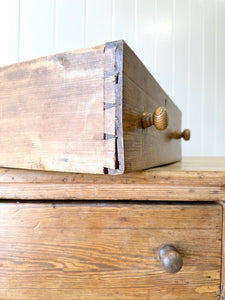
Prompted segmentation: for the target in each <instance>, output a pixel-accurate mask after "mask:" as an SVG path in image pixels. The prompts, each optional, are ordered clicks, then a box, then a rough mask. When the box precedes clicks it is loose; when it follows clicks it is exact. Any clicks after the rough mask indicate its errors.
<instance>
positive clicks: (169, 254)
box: [158, 245, 183, 273]
mask: <svg viewBox="0 0 225 300" xmlns="http://www.w3.org/2000/svg"><path fill="white" fill-rule="evenodd" d="M158 258H159V260H160V261H161V264H162V266H163V268H164V270H165V271H166V272H167V273H177V272H179V271H180V269H181V268H182V266H183V260H182V258H181V255H180V253H179V252H178V251H177V250H176V248H175V247H174V246H173V245H162V246H160V247H159V249H158Z"/></svg>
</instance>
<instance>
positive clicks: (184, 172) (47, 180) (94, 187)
mask: <svg viewBox="0 0 225 300" xmlns="http://www.w3.org/2000/svg"><path fill="white" fill-rule="evenodd" d="M0 198H2V199H27V200H29V199H34V200H37V199H42V200H45V199H55V200H60V199H64V200H75V199H80V200H84V199H89V200H91V199H96V200H163V201H165V200H166V201H167V200H168V201H172V200H178V201H198V200H199V201H222V200H224V201H225V157H221V158H219V157H217V158H215V157H208V158H203V157H202V158H199V157H196V158H194V157H190V158H184V159H183V160H182V162H178V163H174V164H170V165H167V166H163V167H158V168H153V169H149V170H146V171H141V172H131V173H127V174H122V175H117V176H110V175H93V174H73V173H61V172H43V171H28V170H17V169H4V168H0Z"/></svg>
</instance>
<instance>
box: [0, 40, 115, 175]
mask: <svg viewBox="0 0 225 300" xmlns="http://www.w3.org/2000/svg"><path fill="white" fill-rule="evenodd" d="M109 45H110V46H105V45H102V46H99V47H95V48H90V49H83V50H79V51H71V52H65V53H61V54H57V55H51V56H48V57H43V58H39V59H35V60H31V61H27V62H22V63H18V64H15V65H11V66H6V67H3V68H1V69H0V131H1V134H0V144H1V148H0V165H1V166H5V167H13V168H23V169H38V170H51V171H66V172H71V171H73V172H83V173H100V174H101V173H103V172H104V168H115V165H116V154H115V151H116V143H115V113H114V115H113V113H112V110H113V109H114V110H115V107H112V108H108V109H105V110H104V104H105V107H107V104H108V103H109V102H110V101H111V102H112V103H113V104H115V97H116V92H115V85H116V77H115V76H116V70H115V69H116V67H115V66H116V63H115V61H116V44H115V45H114V44H112V43H111V44H109ZM112 118H113V120H112ZM106 135H112V137H111V139H110V140H109V139H105V136H106Z"/></svg>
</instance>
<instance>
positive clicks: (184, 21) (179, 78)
mask: <svg viewBox="0 0 225 300" xmlns="http://www.w3.org/2000/svg"><path fill="white" fill-rule="evenodd" d="M173 19H174V21H173V25H174V29H173V47H174V49H173V74H172V76H173V90H172V95H173V100H174V101H175V102H176V104H177V105H178V107H179V108H180V109H181V111H182V128H187V125H188V124H187V108H188V105H187V90H188V1H187V0H176V1H174V16H173ZM183 154H184V155H186V154H187V143H185V142H184V143H183Z"/></svg>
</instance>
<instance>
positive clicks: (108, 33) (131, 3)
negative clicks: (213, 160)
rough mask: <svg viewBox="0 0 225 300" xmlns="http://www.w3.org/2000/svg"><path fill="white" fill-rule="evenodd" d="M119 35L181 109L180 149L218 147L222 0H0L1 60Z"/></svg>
mask: <svg viewBox="0 0 225 300" xmlns="http://www.w3.org/2000/svg"><path fill="white" fill-rule="evenodd" d="M116 39H124V40H125V41H126V42H127V43H128V45H130V47H131V48H132V49H133V50H134V51H135V52H136V54H137V55H138V56H139V58H140V59H141V60H142V61H143V62H144V64H145V65H146V66H147V68H148V69H149V71H150V72H151V73H152V74H153V76H155V78H156V79H157V80H158V82H159V83H160V85H161V86H162V87H163V88H164V90H165V91H166V92H167V93H168V94H169V96H170V97H171V98H172V99H173V101H174V102H175V103H176V104H177V105H178V106H179V107H180V109H181V110H182V112H183V128H190V129H191V130H192V138H191V141H190V142H188V143H185V142H184V143H183V154H184V155H199V156H201V155H225V117H224V116H225V0H7V1H5V0H0V40H1V46H0V65H1V66H3V65H6V64H11V63H15V62H17V61H22V60H27V59H32V58H36V57H40V56H43V55H48V54H52V53H56V52H62V51H67V50H72V49H77V48H83V47H91V46H96V45H98V44H101V43H104V42H106V41H111V40H116Z"/></svg>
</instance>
